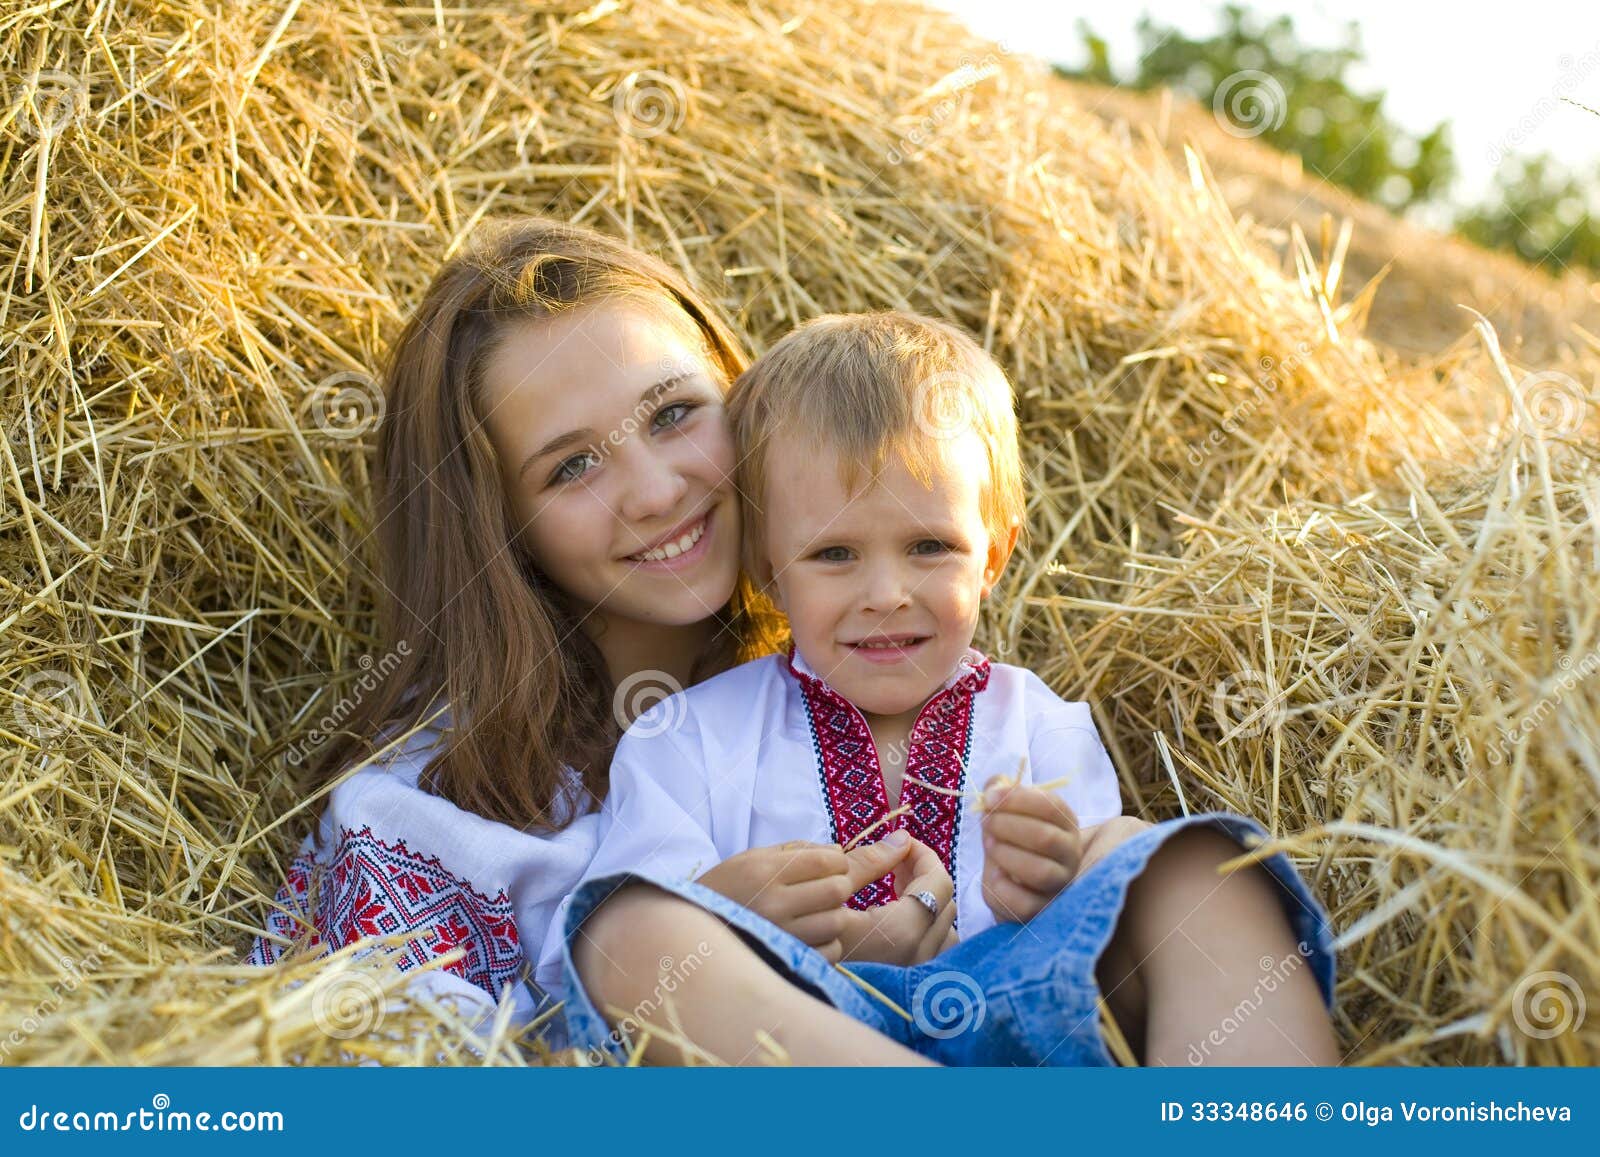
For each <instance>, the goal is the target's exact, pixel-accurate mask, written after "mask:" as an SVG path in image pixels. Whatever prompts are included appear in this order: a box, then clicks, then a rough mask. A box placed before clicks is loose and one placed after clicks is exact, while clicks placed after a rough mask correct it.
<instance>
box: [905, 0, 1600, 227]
mask: <svg viewBox="0 0 1600 1157" xmlns="http://www.w3.org/2000/svg"><path fill="white" fill-rule="evenodd" d="M933 3H935V4H936V5H937V6H938V7H941V8H944V9H947V10H949V11H951V12H954V13H955V14H956V15H958V16H960V17H961V18H962V19H964V20H965V21H966V22H967V24H968V26H969V27H971V28H972V29H973V30H974V31H975V32H977V33H979V34H980V35H983V36H986V37H988V38H989V39H991V40H997V41H999V42H1000V43H1001V44H1002V46H1003V47H1005V48H1006V49H1007V50H1008V51H1011V52H1021V51H1026V52H1030V53H1032V54H1034V55H1036V56H1041V57H1044V58H1045V59H1046V60H1051V61H1062V62H1065V63H1067V64H1069V65H1077V64H1082V62H1083V51H1082V38H1081V37H1080V36H1079V34H1078V31H1077V22H1078V20H1079V19H1080V18H1082V19H1086V20H1087V21H1088V23H1089V26H1090V27H1091V28H1093V29H1094V31H1095V32H1097V33H1098V34H1099V35H1100V36H1102V37H1104V38H1105V39H1106V40H1107V41H1108V42H1109V44H1110V50H1111V59H1112V65H1113V70H1114V71H1116V72H1118V73H1124V72H1128V71H1131V70H1132V67H1133V65H1134V63H1135V60H1136V58H1137V53H1138V38H1137V36H1136V35H1135V33H1134V26H1135V23H1136V22H1137V20H1138V17H1139V13H1140V12H1141V11H1144V12H1148V13H1149V14H1150V15H1151V17H1152V18H1154V19H1155V20H1156V22H1157V23H1161V24H1166V25H1171V26H1175V27H1177V28H1179V29H1181V30H1182V31H1183V32H1184V33H1186V34H1187V35H1190V36H1201V35H1204V34H1206V33H1210V32H1214V31H1215V30H1217V29H1218V28H1220V27H1221V20H1220V16H1219V13H1220V11H1221V8H1222V5H1221V4H1220V3H1218V4H1210V3H1196V2H1195V0H1188V2H1187V3H1183V2H1181V0H1145V2H1144V3H1143V4H1137V3H1134V4H1127V5H1114V4H1103V3H1102V4H1086V3H1082V2H1081V0H933ZM1248 6H1249V7H1252V8H1253V10H1254V11H1255V12H1256V13H1258V14H1259V15H1261V16H1265V17H1272V16H1277V15H1280V14H1286V15H1289V16H1292V17H1293V18H1294V24H1295V31H1296V34H1297V36H1298V38H1299V39H1300V41H1301V43H1306V44H1315V45H1319V46H1330V47H1331V46H1333V45H1336V44H1339V43H1342V42H1343V39H1344V28H1345V26H1346V25H1347V24H1348V23H1350V22H1351V21H1354V22H1355V23H1356V24H1357V25H1358V26H1359V27H1360V30H1361V43H1362V46H1363V48H1364V49H1365V52H1366V64H1365V65H1364V66H1363V67H1362V68H1361V70H1360V71H1359V72H1357V71H1352V73H1351V74H1350V79H1351V80H1352V82H1353V84H1354V87H1356V88H1358V89H1360V90H1364V91H1376V90H1380V89H1381V90H1384V91H1386V92H1387V94H1388V95H1387V98H1386V100H1385V105H1384V107H1385V109H1386V110H1387V111H1388V113H1389V116H1390V117H1391V118H1392V119H1394V120H1395V121H1397V122H1399V123H1400V124H1401V125H1403V126H1404V127H1405V128H1407V129H1409V130H1412V131H1414V132H1423V131H1426V130H1427V129H1429V128H1432V127H1433V125H1435V124H1437V123H1438V122H1439V121H1441V120H1448V121H1449V122H1450V124H1451V143H1452V145H1453V147H1454V150H1455V155H1456V164H1457V166H1458V168H1459V169H1460V176H1459V177H1458V178H1457V182H1456V186H1455V188H1454V189H1453V190H1452V195H1453V196H1454V197H1456V198H1457V199H1460V200H1463V201H1475V200H1478V199H1479V198H1480V197H1482V196H1483V195H1484V194H1486V193H1487V191H1488V190H1489V189H1490V187H1491V182H1492V179H1493V174H1494V170H1495V167H1496V165H1497V164H1499V163H1501V161H1500V158H1501V157H1504V156H1508V155H1509V156H1516V155H1519V154H1533V153H1539V152H1549V153H1552V154H1554V155H1555V156H1556V157H1558V158H1559V159H1561V160H1562V161H1563V162H1564V163H1566V164H1568V165H1570V166H1572V167H1574V168H1577V169H1579V170H1580V171H1581V170H1583V169H1590V170H1592V169H1593V167H1594V166H1595V165H1596V164H1597V163H1600V116H1596V115H1594V114H1592V113H1588V112H1585V111H1584V110H1583V109H1580V108H1574V107H1573V106H1572V105H1570V104H1565V103H1562V102H1561V101H1559V100H1558V99H1556V98H1557V96H1558V95H1565V96H1567V97H1569V98H1571V99H1572V100H1575V101H1579V102H1581V103H1582V104H1585V105H1588V106H1589V107H1590V108H1595V109H1600V6H1597V5H1595V4H1593V3H1592V2H1591V3H1588V4H1576V3H1557V2H1554V0H1518V2H1517V3H1516V4H1513V5H1507V6H1504V7H1500V6H1490V7H1484V8H1479V9H1474V8H1473V7H1471V6H1462V7H1457V6H1448V7H1446V6H1441V5H1437V4H1424V3H1420V2H1417V0H1340V2H1339V3H1337V4H1329V3H1323V2H1321V0H1300V2H1298V3H1296V2H1291V0H1280V2H1278V3H1270V2H1265V3H1260V4H1255V5H1248ZM1266 71H1268V72H1270V71H1271V66H1270V65H1269V66H1267V67H1266Z"/></svg>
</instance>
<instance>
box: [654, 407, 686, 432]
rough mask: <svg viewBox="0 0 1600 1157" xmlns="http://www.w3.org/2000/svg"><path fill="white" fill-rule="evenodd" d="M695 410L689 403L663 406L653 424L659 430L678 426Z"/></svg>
mask: <svg viewBox="0 0 1600 1157" xmlns="http://www.w3.org/2000/svg"><path fill="white" fill-rule="evenodd" d="M693 409H694V407H693V406H692V405H690V404H689V403H688V402H673V403H672V404H671V405H667V406H662V407H661V408H660V409H659V410H657V411H656V413H655V418H654V419H653V423H652V424H653V425H655V427H656V428H657V429H663V428H665V427H668V426H677V425H679V424H681V423H682V422H683V420H684V419H685V418H687V417H688V416H689V414H690V412H691V411H692V410H693Z"/></svg>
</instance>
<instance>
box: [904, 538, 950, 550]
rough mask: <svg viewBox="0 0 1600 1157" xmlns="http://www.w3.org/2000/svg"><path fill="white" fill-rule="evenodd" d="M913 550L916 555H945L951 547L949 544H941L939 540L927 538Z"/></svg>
mask: <svg viewBox="0 0 1600 1157" xmlns="http://www.w3.org/2000/svg"><path fill="white" fill-rule="evenodd" d="M911 549H912V552H913V553H915V554H943V553H944V552H945V551H947V550H950V549H951V547H950V544H949V543H948V542H940V541H939V540H938V539H937V538H925V539H923V540H922V541H921V542H919V543H917V545H916V546H914V547H912V548H911Z"/></svg>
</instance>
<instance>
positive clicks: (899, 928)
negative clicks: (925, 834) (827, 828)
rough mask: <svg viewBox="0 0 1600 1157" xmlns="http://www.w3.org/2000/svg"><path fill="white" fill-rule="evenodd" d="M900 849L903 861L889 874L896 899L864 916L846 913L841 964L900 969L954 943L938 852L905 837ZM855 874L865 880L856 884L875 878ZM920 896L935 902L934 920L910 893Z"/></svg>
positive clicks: (948, 887) (947, 884) (951, 890)
mask: <svg viewBox="0 0 1600 1157" xmlns="http://www.w3.org/2000/svg"><path fill="white" fill-rule="evenodd" d="M891 834H892V835H901V834H903V833H899V832H895V833H891ZM888 843H889V839H888V837H885V838H884V839H882V840H880V841H878V843H876V844H871V845H868V846H866V847H860V848H856V849H855V850H853V851H852V852H851V853H850V855H851V856H860V855H861V854H862V853H863V852H866V851H868V849H869V848H877V847H880V846H881V845H885V844H888ZM904 847H905V849H906V854H905V858H904V859H903V860H901V861H900V862H899V864H897V865H896V867H895V869H894V887H895V894H896V895H898V896H899V897H900V898H899V899H898V900H891V901H890V902H889V903H887V904H880V905H879V906H878V907H876V908H870V909H868V910H867V911H865V912H857V911H854V910H853V909H846V911H848V912H849V913H850V918H849V920H848V923H847V930H846V932H845V934H844V936H843V938H842V943H843V946H844V959H846V960H879V961H882V962H884V963H886V964H900V965H911V964H921V963H922V962H923V961H924V960H930V959H932V958H933V957H935V956H937V955H939V953H941V952H943V951H944V950H945V949H946V948H949V947H951V946H953V945H954V944H955V943H956V936H955V931H954V929H953V928H952V925H953V924H954V923H955V918H956V906H955V904H954V903H953V899H952V898H953V896H954V894H955V885H954V883H952V881H951V879H950V873H949V872H947V871H945V867H944V864H943V863H942V862H940V860H939V853H937V852H935V851H934V850H933V849H932V848H930V847H929V846H928V845H927V844H925V843H923V842H922V841H921V840H918V839H916V838H914V837H910V836H907V839H906V843H905V845H904ZM868 870H870V869H868ZM861 874H862V875H863V876H865V878H864V879H862V880H861V882H862V884H868V883H871V882H872V881H873V880H876V879H877V878H878V876H875V875H866V873H865V872H863V873H861ZM878 875H882V873H881V872H879V873H878ZM924 891H926V892H931V893H933V896H934V898H935V899H936V900H937V901H938V902H939V912H938V915H934V914H933V913H931V912H929V911H928V908H927V905H925V904H923V902H922V901H921V900H918V899H916V897H915V893H917V892H924Z"/></svg>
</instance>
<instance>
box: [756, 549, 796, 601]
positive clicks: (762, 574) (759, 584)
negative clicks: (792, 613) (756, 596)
mask: <svg viewBox="0 0 1600 1157" xmlns="http://www.w3.org/2000/svg"><path fill="white" fill-rule="evenodd" d="M756 554H757V557H756V558H754V559H752V560H751V562H750V580H751V581H752V582H754V583H755V585H756V589H757V590H759V591H760V592H761V593H762V594H763V595H765V596H766V597H767V600H768V601H769V602H771V603H772V605H773V606H775V607H777V608H778V609H779V610H780V611H783V613H784V614H788V613H789V612H788V611H787V610H785V609H784V606H783V595H782V593H780V592H779V590H778V583H777V581H776V576H775V575H774V574H773V573H772V558H771V556H770V555H768V554H767V552H766V551H764V550H763V551H757V552H756Z"/></svg>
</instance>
